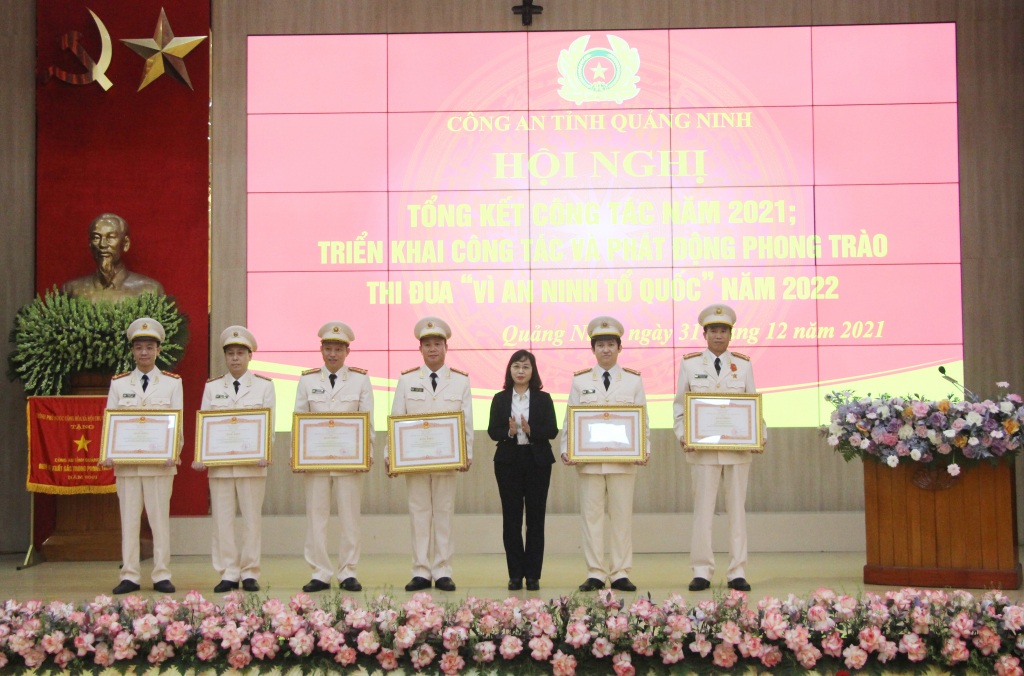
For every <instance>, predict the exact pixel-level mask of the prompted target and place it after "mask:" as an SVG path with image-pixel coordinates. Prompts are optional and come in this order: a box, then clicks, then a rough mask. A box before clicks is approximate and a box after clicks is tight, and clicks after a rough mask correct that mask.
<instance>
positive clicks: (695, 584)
mask: <svg viewBox="0 0 1024 676" xmlns="http://www.w3.org/2000/svg"><path fill="white" fill-rule="evenodd" d="M710 587H711V580H705V579H704V578H702V577H695V578H693V579H692V580H690V591H704V590H705V589H708V588H710Z"/></svg>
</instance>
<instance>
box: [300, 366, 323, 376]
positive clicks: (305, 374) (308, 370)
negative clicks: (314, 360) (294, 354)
mask: <svg viewBox="0 0 1024 676" xmlns="http://www.w3.org/2000/svg"><path fill="white" fill-rule="evenodd" d="M319 370H320V369H318V368H316V369H306V370H305V371H303V372H302V375H304V376H308V375H309V374H310V373H316V372H317V371H319Z"/></svg>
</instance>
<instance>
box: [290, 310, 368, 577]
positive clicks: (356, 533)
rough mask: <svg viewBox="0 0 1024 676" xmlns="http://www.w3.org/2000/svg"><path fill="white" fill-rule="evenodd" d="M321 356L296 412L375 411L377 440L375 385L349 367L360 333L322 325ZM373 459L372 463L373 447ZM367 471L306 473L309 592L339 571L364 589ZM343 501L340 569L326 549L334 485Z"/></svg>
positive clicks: (307, 375) (306, 374)
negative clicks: (362, 518) (362, 519)
mask: <svg viewBox="0 0 1024 676" xmlns="http://www.w3.org/2000/svg"><path fill="white" fill-rule="evenodd" d="M318 334H319V336H320V354H321V355H322V356H323V358H324V365H323V366H321V367H320V368H316V369H309V370H308V371H303V372H302V377H301V378H299V386H298V389H297V390H296V392H295V412H296V413H356V412H359V411H366V412H368V413H369V414H370V429H369V430H368V432H369V436H370V439H371V440H372V439H373V388H372V387H371V386H370V377H369V376H368V375H366V369H359V368H355V367H353V366H346V365H345V359H346V358H348V354H349V345H350V343H352V341H354V340H355V339H356V334H355V332H354V331H353V330H352V329H351V328H350V327H349V326H348V324H345V323H343V322H327V323H326V324H324V325H323V326H321V327H320V331H319V332H318ZM370 450H371V456H370V463H371V464H372V463H373V455H372V450H373V447H372V445H371V447H370ZM366 471H368V469H367V470H356V471H352V470H349V471H344V472H342V471H337V472H334V471H332V472H306V473H305V479H304V482H305V487H306V546H305V555H306V562H307V563H309V565H310V567H311V568H312V569H313V577H312V579H311V580H310V581H309V584H307V585H305V586H303V587H302V590H303V591H306V592H317V591H322V590H324V589H330V587H331V578H333V577H334V576H335V575H337V578H338V583H339V585H340V587H341V588H342V589H344V590H345V591H351V592H357V591H362V589H363V586H362V585H361V584H359V579H358V578H356V565H358V563H359V552H360V544H359V542H360V529H359V514H360V506H361V503H362V499H363V474H364V473H365V472H366ZM332 483H333V484H334V499H335V501H336V502H337V504H338V521H339V522H340V524H341V532H340V533H339V538H338V540H339V541H338V567H337V569H335V568H334V566H333V565H331V556H330V554H328V553H327V522H328V520H329V519H330V517H331V484H332Z"/></svg>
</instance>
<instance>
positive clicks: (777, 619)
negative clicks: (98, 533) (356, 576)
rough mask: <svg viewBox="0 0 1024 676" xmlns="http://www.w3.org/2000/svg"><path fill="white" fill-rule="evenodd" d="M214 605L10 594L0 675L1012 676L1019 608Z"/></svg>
mask: <svg viewBox="0 0 1024 676" xmlns="http://www.w3.org/2000/svg"><path fill="white" fill-rule="evenodd" d="M224 601H225V602H224V605H223V606H218V605H215V604H214V603H211V602H209V601H207V600H206V599H204V598H203V597H202V596H201V595H200V594H199V593H198V592H195V591H193V592H190V593H189V594H188V595H187V596H186V597H185V600H184V601H183V602H179V601H176V600H174V599H173V598H171V597H169V596H167V597H164V598H163V599H161V600H157V601H153V600H151V599H146V598H140V597H138V596H127V597H125V598H124V599H122V600H120V601H115V600H114V599H111V598H110V597H108V596H97V597H96V599H95V600H94V601H93V602H92V603H84V604H80V605H78V606H75V605H72V604H70V603H61V602H58V601H55V602H53V603H51V604H49V605H44V604H43V603H42V602H41V601H29V602H26V603H18V602H16V601H8V602H7V603H6V605H5V606H4V610H3V615H2V617H0V667H2V671H3V672H11V673H20V672H22V671H24V670H25V669H26V668H33V669H36V670H37V671H39V672H44V673H45V672H51V671H52V672H55V671H58V670H67V671H69V672H71V673H81V672H100V671H103V670H105V669H106V668H108V667H113V668H114V669H116V670H117V671H119V672H121V673H124V672H125V671H128V670H130V669H131V670H134V671H135V672H136V673H142V672H145V671H147V670H149V669H151V668H153V667H154V665H155V666H156V670H158V671H164V670H175V671H177V672H179V673H185V672H187V671H189V670H192V671H194V672H195V673H202V672H205V671H215V672H216V673H222V672H224V671H226V670H228V669H229V668H233V669H239V670H247V671H252V672H254V673H258V672H270V671H275V672H279V673H287V672H288V671H290V670H292V669H293V668H296V667H298V668H299V669H300V670H301V671H302V673H312V672H346V673H350V674H367V673H383V672H388V671H393V670H396V669H401V670H402V671H404V672H405V673H406V674H412V673H414V672H422V673H424V674H430V675H432V676H440V674H441V673H443V674H445V675H446V676H455V675H456V674H460V673H464V672H465V673H469V672H476V673H495V674H508V675H515V676H524V675H528V674H553V676H574V675H575V674H581V675H582V674H595V675H598V674H600V675H603V676H605V675H606V676H612V675H614V676H647V674H652V673H653V674H657V675H663V676H665V675H668V674H689V673H696V674H716V673H746V672H753V673H773V674H804V673H807V672H808V670H812V669H813V670H814V671H816V672H817V673H819V674H834V673H837V672H838V671H846V670H849V671H850V672H857V671H860V670H863V671H866V672H871V673H880V672H883V671H887V672H897V673H898V672H911V673H923V672H925V671H927V670H929V669H936V668H937V669H940V670H942V671H947V672H952V673H967V672H975V673H984V674H991V673H995V674H997V675H998V676H1022V670H1021V657H1022V653H1024V632H1022V628H1024V607H1022V606H1018V605H1013V604H1011V603H1010V602H1009V599H1007V597H1005V596H1004V595H1002V594H1001V593H1000V592H997V591H991V592H988V593H986V594H985V595H984V596H982V597H981V598H976V597H974V596H973V595H971V594H970V593H968V592H965V591H953V592H945V591H917V590H914V589H903V590H901V591H893V592H887V593H886V594H885V595H884V596H879V595H877V594H870V593H865V594H864V595H863V596H861V597H860V598H859V599H858V598H853V597H850V596H844V595H838V594H836V593H835V592H833V591H831V590H829V589H819V590H818V591H816V592H814V593H813V594H811V595H810V596H809V597H808V598H806V599H803V598H798V597H796V596H793V595H790V596H789V598H787V599H785V600H780V599H777V598H770V597H765V598H763V599H761V600H760V601H758V602H757V603H756V604H755V605H749V604H748V602H747V595H746V594H743V593H741V592H735V591H732V592H729V593H728V594H727V595H721V594H718V595H716V597H715V598H714V599H713V600H707V601H700V602H699V603H697V605H696V606H694V607H692V608H691V607H688V606H687V604H686V601H685V599H683V597H681V596H679V595H677V594H673V595H672V596H670V597H669V598H668V599H666V600H665V601H664V602H663V603H661V604H660V605H656V604H654V603H652V602H651V601H650V600H649V598H638V599H637V600H634V601H632V602H631V603H630V602H623V601H620V600H619V599H618V598H617V597H616V596H615V594H614V592H611V591H603V592H601V593H600V594H598V595H597V597H596V598H595V597H580V596H573V597H562V598H559V599H554V600H551V601H543V600H541V599H530V600H523V599H520V598H516V597H512V598H508V599H506V600H504V601H487V600H481V599H477V598H473V597H469V598H467V599H466V600H464V601H463V602H462V603H461V604H459V605H455V604H450V605H441V604H438V603H435V602H434V601H433V599H432V598H431V596H430V595H429V594H425V593H421V594H416V595H415V596H414V597H413V598H412V600H410V601H406V602H405V603H401V604H399V603H398V602H396V601H395V600H394V599H392V598H391V597H389V596H387V595H383V596H378V597H376V598H375V599H373V600H372V601H370V602H369V603H368V604H367V605H366V606H365V607H364V606H360V605H359V604H358V603H357V602H356V601H354V600H352V599H350V598H340V597H339V596H333V597H326V598H324V599H322V603H321V605H320V607H317V606H316V604H315V603H314V601H313V600H312V599H311V598H310V597H309V596H308V595H307V594H298V595H296V596H293V597H292V598H291V600H290V601H289V602H288V603H285V602H283V601H280V600H277V599H269V600H262V599H259V598H257V596H256V595H255V594H250V595H245V594H243V593H241V592H232V593H231V594H228V595H227V596H225V597H224Z"/></svg>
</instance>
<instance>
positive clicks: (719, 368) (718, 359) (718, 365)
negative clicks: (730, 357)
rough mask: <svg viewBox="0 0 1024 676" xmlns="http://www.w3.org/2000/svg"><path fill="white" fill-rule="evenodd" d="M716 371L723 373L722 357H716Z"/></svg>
mask: <svg viewBox="0 0 1024 676" xmlns="http://www.w3.org/2000/svg"><path fill="white" fill-rule="evenodd" d="M715 373H717V374H718V375H722V358H721V357H715Z"/></svg>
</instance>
